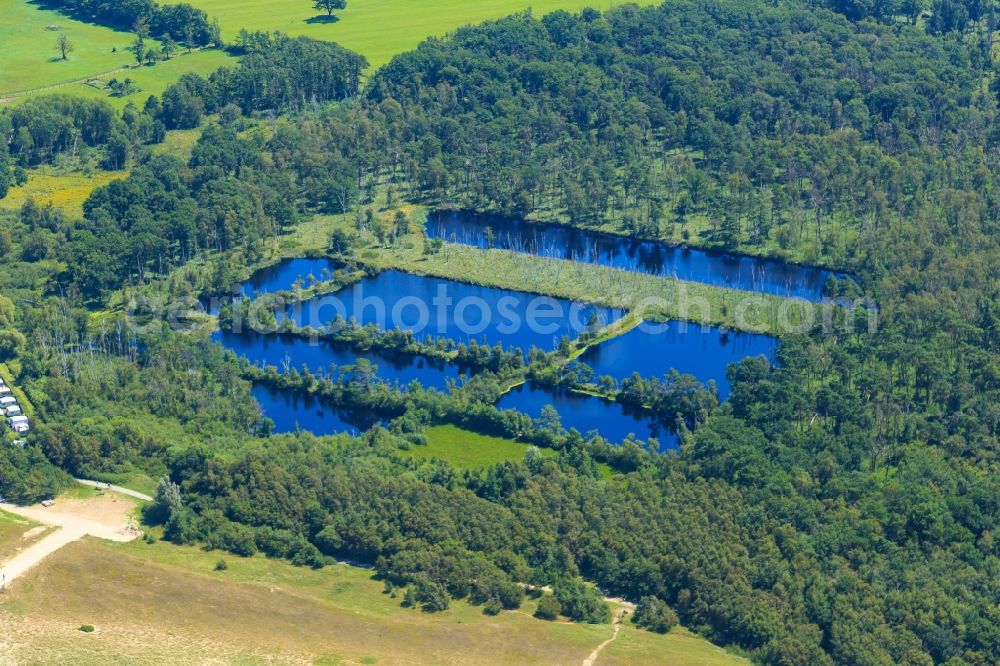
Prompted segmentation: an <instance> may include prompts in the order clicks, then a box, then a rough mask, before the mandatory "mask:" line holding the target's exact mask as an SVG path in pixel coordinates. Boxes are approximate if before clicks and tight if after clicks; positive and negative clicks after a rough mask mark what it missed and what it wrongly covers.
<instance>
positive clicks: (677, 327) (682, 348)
mask: <svg viewBox="0 0 1000 666" xmlns="http://www.w3.org/2000/svg"><path fill="white" fill-rule="evenodd" d="M777 350H778V339H777V338H774V337H772V336H770V335H760V334H757V333H741V332H737V331H723V330H722V329H719V328H716V327H714V326H701V325H699V324H690V323H688V322H683V321H669V322H666V323H663V324H660V323H654V322H643V323H642V324H641V325H640V326H638V327H636V328H633V329H632V330H631V331H628V332H627V333H623V334H622V335H619V336H617V337H614V338H611V339H610V340H607V341H605V342H602V343H601V344H599V345H596V346H594V347H591V348H589V349H588V350H587V351H585V352H584V353H583V354H581V355H580V357H579V359H578V360H579V361H580V362H582V363H586V364H587V365H589V366H590V367H591V368H592V369H593V370H594V376H595V378H597V377H601V376H602V375H610V376H611V377H614V378H615V379H617V380H619V381H621V380H622V379H625V378H627V377H631V376H632V373H633V372H638V373H639V374H640V375H641V376H642V377H646V378H649V377H658V378H662V377H663V376H664V375H665V374H667V373H669V372H670V370H671V369H674V370H677V371H678V372H680V373H682V374H686V375H694V376H695V377H697V378H698V379H699V380H700V381H702V382H704V383H708V381H709V380H714V381H715V385H716V387H717V388H718V391H719V398H720V399H725V398H726V396H728V395H729V381H728V380H727V379H726V368H727V367H728V366H729V364H730V363H735V362H737V361H739V360H740V359H744V358H747V357H748V356H760V355H764V356H766V357H767V358H768V359H769V360H770V361H772V362H773V361H774V357H775V353H776V352H777Z"/></svg>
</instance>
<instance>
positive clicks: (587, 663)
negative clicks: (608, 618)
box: [582, 608, 625, 666]
mask: <svg viewBox="0 0 1000 666" xmlns="http://www.w3.org/2000/svg"><path fill="white" fill-rule="evenodd" d="M624 615H625V608H619V609H618V610H617V611H615V619H614V621H613V623H612V624H613V625H614V633H613V634H611V638H609V639H608V640H606V641H604V642H603V643H601V644H600V645H598V646H597V647H596V648H594V651H593V652H591V653H590V656H588V657H587V658H586V659H584V660H583V664H582V666H594V662H596V661H597V657H598V656H600V654H601V650H603V649H604V648H606V647H607V646H608V645H610V644H611V642H612V641H613V640H615V639H616V638H618V632H619V631H621V629H622V616H624Z"/></svg>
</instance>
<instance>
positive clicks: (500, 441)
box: [400, 425, 553, 469]
mask: <svg viewBox="0 0 1000 666" xmlns="http://www.w3.org/2000/svg"><path fill="white" fill-rule="evenodd" d="M426 432H427V444H426V445H421V446H416V445H415V446H413V447H411V448H410V449H409V450H407V451H401V452H400V453H401V454H402V455H403V456H406V457H407V458H414V459H416V460H431V459H432V458H440V459H442V460H447V461H448V462H449V463H451V464H452V465H453V466H454V467H456V468H458V469H478V468H480V467H489V466H491V465H497V464H499V463H502V462H508V461H509V462H519V461H521V460H522V459H523V458H524V456H525V454H526V453H527V452H528V449H529V448H531V447H530V446H528V445H527V444H522V443H520V442H515V441H514V440H512V439H505V438H503V437H491V436H490V435H480V434H479V433H475V432H471V431H469V430H463V429H462V428H459V427H456V426H452V425H442V426H434V427H433V428H428V429H427V431H426ZM539 451H540V452H541V453H542V455H553V452H552V451H551V450H547V449H539Z"/></svg>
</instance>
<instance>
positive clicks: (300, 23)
mask: <svg viewBox="0 0 1000 666" xmlns="http://www.w3.org/2000/svg"><path fill="white" fill-rule="evenodd" d="M191 4H192V5H194V6H195V7H200V8H202V9H204V10H205V11H207V12H208V14H209V16H215V17H217V18H218V19H219V22H220V23H221V24H222V36H223V38H224V39H226V40H227V41H232V40H233V39H234V38H235V37H236V35H237V34H238V33H239V31H240V29H241V28H245V29H247V30H280V31H282V32H285V33H288V34H290V35H306V36H308V37H313V38H315V39H324V40H327V41H332V42H337V43H338V44H340V45H341V46H344V47H346V48H348V49H351V50H352V51H355V52H357V53H360V54H361V55H363V56H365V57H366V58H367V59H368V62H369V63H370V64H371V66H372V69H375V68H377V67H379V66H381V65H384V64H385V63H387V62H389V60H390V59H391V58H392V57H393V56H394V55H397V54H399V53H402V52H403V51H409V50H411V49H413V48H414V47H416V46H417V44H419V43H420V42H421V41H423V40H424V39H426V38H427V37H440V36H443V35H445V34H446V33H448V32H451V31H453V30H455V29H456V28H460V27H462V26H464V25H468V24H475V23H481V22H483V21H486V20H489V19H497V18H501V17H504V16H508V15H510V14H514V13H516V12H521V11H524V10H526V9H528V8H529V7H530V8H531V11H532V12H533V13H534V14H535V15H536V16H542V15H544V14H548V13H549V12H552V11H555V10H557V9H564V10H567V11H571V12H575V11H579V10H580V9H583V8H584V7H594V8H596V9H600V10H605V9H608V8H609V7H610V6H611V5H612V4H613V3H611V2H609V0H482V1H474V0H409V1H407V0H348V2H347V9H344V10H342V11H339V12H336V20H335V21H333V22H326V21H324V20H322V19H324V18H325V16H320V14H321V13H320V12H317V11H316V10H315V9H313V3H312V2H310V1H308V0H296V1H295V2H289V1H288V0H191ZM619 4H620V3H619ZM638 4H652V2H651V1H650V0H639V2H638Z"/></svg>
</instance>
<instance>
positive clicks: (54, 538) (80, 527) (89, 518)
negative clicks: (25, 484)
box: [0, 493, 141, 587]
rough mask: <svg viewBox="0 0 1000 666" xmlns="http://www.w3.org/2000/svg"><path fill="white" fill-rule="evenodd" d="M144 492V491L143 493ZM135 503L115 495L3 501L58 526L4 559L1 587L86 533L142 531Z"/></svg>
mask: <svg viewBox="0 0 1000 666" xmlns="http://www.w3.org/2000/svg"><path fill="white" fill-rule="evenodd" d="M140 494H141V493H140ZM134 508H135V504H134V503H132V502H129V501H127V500H122V499H120V498H115V497H111V496H107V495H106V496H102V497H100V496H99V497H94V498H92V499H86V500H59V501H57V503H56V504H55V505H53V506H50V507H43V506H41V505H40V504H36V505H34V506H17V505H15V504H8V503H3V504H0V509H3V510H4V511H7V512H8V513H12V514H15V515H18V516H21V517H23V518H28V519H30V520H33V521H35V522H38V523H42V524H44V525H50V526H52V527H55V528H56V530H55V531H53V532H52V533H51V534H49V535H47V536H45V537H43V538H42V539H40V540H39V541H38V542H36V543H34V544H32V545H31V546H29V547H28V548H25V549H24V550H22V551H21V552H19V553H17V554H16V555H14V556H13V557H11V558H10V559H9V560H7V561H6V562H2V563H0V587H3V586H6V585H7V584H9V583H10V582H11V581H13V580H15V579H16V578H18V577H19V576H21V575H22V574H24V573H25V572H26V571H28V570H29V569H31V567H33V566H35V565H36V564H38V563H39V562H41V561H42V560H44V559H45V558H46V557H48V556H49V555H51V554H52V553H54V552H56V551H57V550H59V549H60V548H62V547H63V546H65V545H66V544H68V543H72V542H73V541H76V540H77V539H82V538H83V537H84V536H94V537H98V538H99V539H107V540H109V541H122V542H124V541H131V540H132V539H134V538H136V537H137V536H139V535H140V534H141V532H140V531H139V530H138V529H137V528H136V526H135V525H134V521H133V520H132V518H131V515H130V514H131V512H132V509H134Z"/></svg>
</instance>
